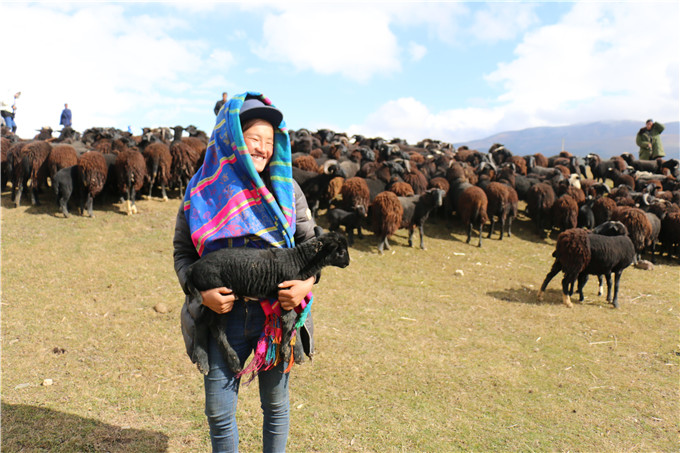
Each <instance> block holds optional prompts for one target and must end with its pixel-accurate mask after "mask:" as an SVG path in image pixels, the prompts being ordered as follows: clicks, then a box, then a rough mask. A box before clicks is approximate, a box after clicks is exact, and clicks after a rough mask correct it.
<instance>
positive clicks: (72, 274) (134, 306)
mask: <svg viewBox="0 0 680 453" xmlns="http://www.w3.org/2000/svg"><path fill="white" fill-rule="evenodd" d="M8 198H9V197H8V195H7V194H6V193H4V194H3V196H2V208H1V211H0V215H1V216H2V224H1V227H2V245H1V247H2V257H1V258H2V263H1V264H2V271H1V276H2V311H1V314H2V388H1V390H2V450H3V451H7V452H19V451H23V452H28V451H31V452H33V451H57V452H82V451H97V452H99V451H115V452H127V451H130V452H147V451H148V452H160V451H171V452H185V451H207V450H209V439H208V430H207V423H206V421H205V417H204V415H203V385H202V377H201V375H200V374H199V373H198V371H197V370H196V369H195V367H194V366H193V365H192V364H191V363H190V361H189V359H188V357H187V356H186V354H185V352H184V345H183V342H182V338H181V333H180V329H179V310H180V308H181V305H182V302H183V294H182V291H181V289H180V287H179V284H178V283H177V280H176V278H175V274H174V270H173V262H172V244H171V242H172V234H173V228H174V219H175V215H176V212H177V208H178V206H179V201H178V199H177V198H175V199H174V200H171V201H170V202H168V203H161V202H159V201H156V200H143V201H141V202H139V203H138V205H139V211H140V214H138V215H136V216H132V217H128V216H126V215H123V214H122V212H123V210H122V209H121V206H120V205H112V206H106V207H104V206H102V204H101V203H100V204H95V216H96V217H95V219H89V218H85V217H80V216H78V215H74V216H72V217H71V218H69V219H64V218H62V217H61V215H60V214H56V212H57V209H56V208H55V207H54V206H52V205H51V201H52V200H51V199H50V197H49V196H47V197H44V198H46V203H47V204H48V205H47V206H44V207H40V208H32V207H26V206H22V207H20V208H18V209H14V208H12V207H10V202H9V199H8ZM322 224H323V223H322ZM514 230H515V233H516V234H515V236H513V237H512V238H510V239H504V240H503V241H502V242H499V241H498V240H497V236H496V237H495V238H494V239H492V240H486V239H485V240H484V245H483V247H482V248H477V247H474V246H471V245H468V244H465V242H464V240H465V236H464V234H463V229H462V228H461V226H460V223H459V222H458V221H454V222H453V224H449V223H447V222H444V221H443V220H434V221H433V222H431V223H430V224H429V225H427V226H426V235H427V237H426V239H425V244H426V246H427V250H424V251H423V250H420V249H418V248H408V247H406V243H407V240H406V239H407V238H406V232H405V231H404V230H400V231H399V232H398V234H397V235H396V236H395V238H394V240H393V241H391V244H392V250H391V251H387V252H386V253H385V255H383V256H379V255H378V254H377V253H376V246H377V240H376V239H375V237H373V236H372V235H371V234H368V235H367V236H366V238H365V239H363V240H358V241H357V243H356V244H355V246H354V247H353V248H352V249H351V252H350V253H351V258H352V263H351V264H350V266H349V267H347V268H346V269H342V270H341V269H336V268H331V269H327V270H325V271H324V272H323V276H322V279H321V281H320V282H319V284H318V285H317V286H316V287H315V300H316V302H315V304H314V321H315V329H316V330H315V334H316V335H315V339H316V348H317V353H316V356H315V358H314V361H313V362H311V363H309V362H307V363H305V364H304V365H302V366H298V367H296V368H295V369H294V370H293V373H292V376H291V411H292V413H291V417H292V427H291V435H290V439H289V444H288V446H289V451H301V452H302V451H304V452H307V451H309V452H313V451H320V452H337V451H357V452H368V451H409V452H412V451H432V452H442V451H458V450H468V451H489V450H497V451H498V450H500V451H567V450H568V451H612V452H614V451H616V452H618V451H627V450H634V451H677V448H678V434H679V432H680V423H679V420H678V414H679V413H680V411H679V409H680V407H679V402H680V395H679V386H678V365H680V360H679V359H680V357H679V355H680V345H679V339H678V326H679V324H678V314H679V313H680V307H679V306H678V305H679V304H678V302H679V295H680V288H679V285H678V283H679V277H680V274H679V273H678V270H679V267H678V264H677V261H676V262H671V261H669V260H667V259H662V260H660V262H659V264H658V265H657V267H656V268H655V269H654V270H653V271H642V270H638V269H633V268H630V269H627V270H626V271H625V272H624V274H623V279H622V283H621V289H620V295H619V303H620V306H621V308H620V309H618V310H616V309H613V308H612V307H611V305H609V304H607V303H606V302H605V300H604V298H603V297H598V296H597V295H596V292H597V285H596V283H595V282H590V283H589V284H588V285H587V287H586V300H585V301H584V302H582V303H578V302H576V301H575V306H574V308H573V309H568V308H566V307H565V306H564V305H562V303H561V293H560V291H559V288H560V284H559V280H560V277H559V276H558V277H557V278H556V279H555V280H553V282H552V284H551V285H550V287H549V289H548V291H547V293H546V297H545V301H544V302H542V303H538V302H537V301H536V293H537V290H538V288H539V286H540V284H541V282H542V279H543V277H544V276H545V274H546V273H547V271H548V270H549V268H550V265H551V262H552V257H551V256H550V254H551V253H552V250H553V246H554V238H555V236H556V235H555V234H554V233H553V236H552V239H547V240H544V239H540V238H539V237H538V236H537V235H536V234H535V233H534V230H533V228H532V226H531V225H530V224H529V223H528V222H527V221H526V219H520V220H519V221H517V222H516V223H515V228H514ZM473 243H476V242H473ZM456 270H462V271H463V275H462V276H461V275H456ZM158 302H164V303H166V304H167V305H168V306H169V307H170V312H169V313H167V314H160V313H157V312H155V311H154V310H153V307H154V305H155V304H156V303H158ZM55 348H56V349H55ZM61 349H63V350H64V351H65V352H63V353H61ZM44 379H52V380H53V383H54V384H53V385H51V386H43V385H41V384H42V382H43V380H44ZM238 417H239V428H240V436H241V449H242V451H246V452H248V451H258V450H259V449H260V446H259V445H260V442H261V433H260V426H261V415H260V411H259V398H258V394H257V387H256V383H253V385H252V386H250V387H245V388H243V389H242V392H241V395H240V402H239V415H238Z"/></svg>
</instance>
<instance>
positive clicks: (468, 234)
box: [465, 222, 472, 244]
mask: <svg viewBox="0 0 680 453" xmlns="http://www.w3.org/2000/svg"><path fill="white" fill-rule="evenodd" d="M471 237H472V222H468V224H467V240H466V241H465V243H466V244H469V243H470V238H471Z"/></svg>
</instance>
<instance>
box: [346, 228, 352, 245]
mask: <svg viewBox="0 0 680 453" xmlns="http://www.w3.org/2000/svg"><path fill="white" fill-rule="evenodd" d="M345 232H346V233H347V242H348V243H349V245H352V244H354V228H352V227H349V228H347V229H346V230H345Z"/></svg>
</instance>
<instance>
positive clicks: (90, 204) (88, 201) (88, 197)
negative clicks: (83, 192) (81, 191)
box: [85, 193, 94, 218]
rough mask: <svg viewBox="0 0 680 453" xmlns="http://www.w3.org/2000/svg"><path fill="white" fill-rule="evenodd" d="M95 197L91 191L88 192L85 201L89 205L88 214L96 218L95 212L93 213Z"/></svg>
mask: <svg viewBox="0 0 680 453" xmlns="http://www.w3.org/2000/svg"><path fill="white" fill-rule="evenodd" d="M93 199H94V197H93V196H92V194H91V193H88V194H87V200H86V201H85V204H86V205H87V215H89V216H90V218H94V214H93V213H92V204H93V201H94V200H93Z"/></svg>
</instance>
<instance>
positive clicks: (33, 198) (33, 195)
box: [31, 182, 40, 206]
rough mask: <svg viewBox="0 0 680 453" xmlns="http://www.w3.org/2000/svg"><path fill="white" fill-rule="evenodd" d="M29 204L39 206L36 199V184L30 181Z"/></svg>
mask: <svg viewBox="0 0 680 453" xmlns="http://www.w3.org/2000/svg"><path fill="white" fill-rule="evenodd" d="M31 205H32V206H40V200H38V186H37V184H33V182H31Z"/></svg>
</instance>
